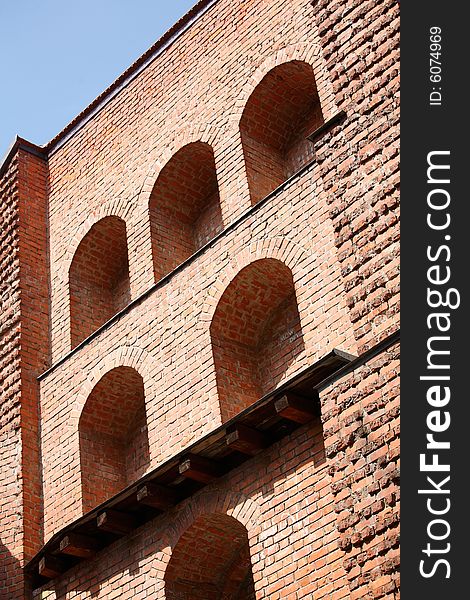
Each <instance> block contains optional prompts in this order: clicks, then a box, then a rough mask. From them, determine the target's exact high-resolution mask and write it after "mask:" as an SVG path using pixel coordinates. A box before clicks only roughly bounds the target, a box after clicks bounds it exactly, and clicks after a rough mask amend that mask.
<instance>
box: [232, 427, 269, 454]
mask: <svg viewBox="0 0 470 600" xmlns="http://www.w3.org/2000/svg"><path fill="white" fill-rule="evenodd" d="M225 442H226V444H227V446H229V448H231V449H232V450H238V452H242V453H243V454H248V455H250V456H251V455H253V454H257V453H258V452H260V451H261V450H264V449H265V448H267V446H268V445H269V439H268V436H267V435H266V434H264V433H263V432H261V431H258V430H257V429H253V428H252V427H248V426H247V425H244V424H243V423H238V424H237V425H235V426H234V427H233V428H231V429H230V431H227V435H226V437H225Z"/></svg>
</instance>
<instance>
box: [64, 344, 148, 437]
mask: <svg viewBox="0 0 470 600" xmlns="http://www.w3.org/2000/svg"><path fill="white" fill-rule="evenodd" d="M157 361H158V359H157V358H156V357H155V356H153V355H151V354H150V353H149V352H147V351H146V350H144V349H143V348H139V347H138V346H120V347H118V348H116V349H115V350H113V351H112V352H110V353H109V354H106V355H105V356H103V358H101V360H100V361H99V362H98V363H97V364H96V365H95V366H94V367H91V368H90V369H89V371H88V373H87V379H86V381H85V382H84V384H83V385H82V387H81V389H80V391H79V392H78V394H77V396H76V399H75V403H74V406H73V409H72V411H71V415H70V420H69V426H70V427H71V428H73V429H74V430H75V431H76V430H77V429H78V420H79V418H80V415H81V413H82V411H83V407H84V406H85V403H86V401H87V398H88V397H89V395H90V394H91V392H92V391H93V389H94V388H95V386H96V384H97V383H98V382H99V381H100V380H101V379H102V378H103V377H104V376H105V375H106V374H107V373H109V372H110V371H112V370H113V369H115V368H117V367H130V368H132V369H135V370H136V371H137V372H138V373H139V374H140V375H141V376H142V379H143V383H144V392H145V398H146V399H148V398H150V397H153V396H154V395H155V393H156V383H155V381H154V379H153V377H152V376H151V372H152V370H153V369H155V363H156V362H157Z"/></svg>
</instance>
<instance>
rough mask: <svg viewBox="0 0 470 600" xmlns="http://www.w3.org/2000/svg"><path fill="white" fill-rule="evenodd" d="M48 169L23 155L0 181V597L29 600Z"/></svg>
mask: <svg viewBox="0 0 470 600" xmlns="http://www.w3.org/2000/svg"><path fill="white" fill-rule="evenodd" d="M46 191H47V167H46V164H45V162H44V160H43V159H42V158H40V157H38V156H35V155H34V154H32V153H30V152H29V151H27V150H24V149H22V148H19V149H17V150H16V151H15V154H14V155H13V157H12V158H11V159H10V162H9V164H8V165H7V169H6V171H5V173H4V174H3V175H2V177H1V199H0V205H1V209H0V210H1V216H0V218H1V223H2V234H1V237H2V240H1V249H0V264H1V267H0V268H1V273H2V281H1V286H2V293H1V296H2V311H1V325H0V327H1V362H0V370H1V381H2V388H1V392H2V395H1V409H0V439H1V453H0V458H1V460H0V470H1V473H0V475H1V477H0V480H1V482H2V486H1V498H0V503H1V525H0V531H1V545H0V549H1V559H0V573H1V577H0V592H2V593H3V594H5V597H7V598H11V599H12V600H13V599H14V598H23V594H24V588H23V576H22V571H21V567H22V566H23V565H24V564H25V561H27V560H29V559H30V558H31V557H32V556H33V555H34V554H35V553H36V552H37V551H38V550H39V548H40V545H41V543H42V539H43V538H42V517H43V513H42V482H41V472H40V454H39V385H38V382H37V380H36V377H37V375H39V373H41V372H43V371H44V369H45V368H46V367H47V366H48V361H49V341H48V334H49V331H48V325H49V302H48V295H49V289H48V252H47V245H46V236H47V229H46Z"/></svg>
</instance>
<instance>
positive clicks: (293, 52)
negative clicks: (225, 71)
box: [230, 42, 337, 128]
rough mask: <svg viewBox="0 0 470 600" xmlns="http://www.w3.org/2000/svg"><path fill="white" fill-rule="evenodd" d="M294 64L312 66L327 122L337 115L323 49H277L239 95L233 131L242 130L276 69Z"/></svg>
mask: <svg viewBox="0 0 470 600" xmlns="http://www.w3.org/2000/svg"><path fill="white" fill-rule="evenodd" d="M293 61H298V62H303V63H306V64H308V65H310V66H311V67H312V69H313V73H314V76H315V83H316V86H317V90H318V96H319V99H320V105H321V109H322V113H323V116H324V119H325V121H326V120H328V119H329V118H330V117H332V116H333V115H334V114H335V112H336V111H337V106H336V102H335V97H334V93H333V87H332V85H331V83H330V80H329V78H328V73H327V69H326V65H325V62H324V59H323V55H322V52H321V46H320V45H319V44H318V43H315V42H313V43H311V42H309V43H298V44H292V45H290V46H285V47H283V48H281V49H279V50H277V51H276V52H274V53H273V54H271V55H270V56H268V57H266V58H264V60H263V61H262V62H261V63H260V64H259V65H258V66H257V67H256V68H255V70H254V71H253V73H252V75H251V76H250V77H249V78H248V79H247V81H246V82H245V84H244V86H243V87H242V89H241V91H240V93H239V94H238V99H237V102H236V104H235V107H234V110H233V112H232V114H231V117H230V120H231V123H232V125H231V128H233V127H237V128H238V126H239V124H240V120H241V118H242V116H243V111H244V109H245V106H246V104H247V102H248V100H249V98H250V96H251V95H252V93H253V92H254V91H255V89H256V88H257V86H258V85H259V84H260V83H261V81H262V80H263V79H264V77H265V76H266V75H268V73H270V72H271V71H272V70H273V69H274V68H276V67H279V66H281V65H283V64H286V63H289V62H293Z"/></svg>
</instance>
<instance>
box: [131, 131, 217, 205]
mask: <svg viewBox="0 0 470 600" xmlns="http://www.w3.org/2000/svg"><path fill="white" fill-rule="evenodd" d="M220 136H221V131H220V127H216V126H215V125H213V124H211V123H193V124H190V125H186V126H184V127H181V128H180V129H178V130H176V131H175V132H174V134H173V136H172V137H171V138H170V139H169V140H165V146H164V148H163V149H162V151H161V153H160V154H159V155H158V156H157V157H156V158H155V160H154V161H153V164H152V166H151V167H150V169H149V171H148V172H147V175H146V176H145V179H144V181H143V184H142V186H141V188H140V191H139V194H138V198H137V204H138V206H139V208H138V210H141V211H142V210H145V209H146V207H147V206H148V203H149V201H150V196H151V195H152V191H153V189H154V186H155V183H156V181H157V179H158V176H159V175H160V172H161V171H162V170H163V168H164V167H165V166H166V165H167V164H168V163H169V161H170V160H171V159H172V158H173V156H175V155H176V154H177V152H179V151H180V150H182V149H183V148H184V147H185V146H188V145H189V144H193V143H196V142H201V143H203V144H207V145H208V146H210V147H211V149H212V150H213V151H214V147H215V146H216V144H217V140H218V138H219V137H220Z"/></svg>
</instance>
